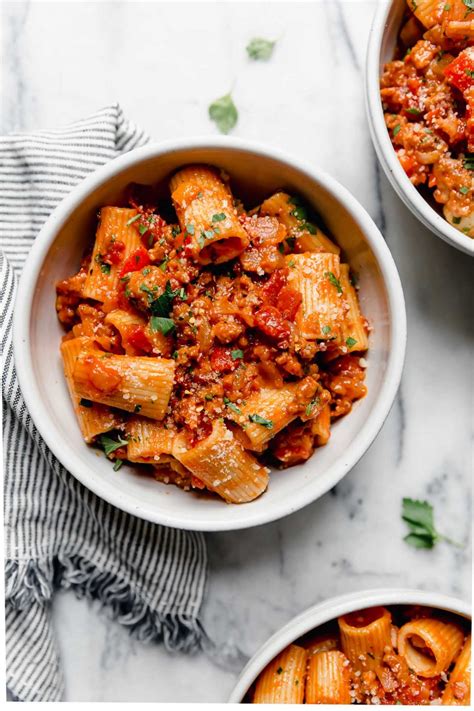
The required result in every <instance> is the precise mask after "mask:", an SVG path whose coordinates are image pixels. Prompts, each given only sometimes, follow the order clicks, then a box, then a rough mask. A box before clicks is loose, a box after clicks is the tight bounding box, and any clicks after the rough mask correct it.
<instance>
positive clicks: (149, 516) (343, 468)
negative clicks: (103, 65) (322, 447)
mask: <svg viewBox="0 0 474 711" xmlns="http://www.w3.org/2000/svg"><path fill="white" fill-rule="evenodd" d="M214 148H218V149H228V150H231V151H243V152H250V153H252V154H254V155H255V156H256V157H258V156H262V157H266V158H270V159H273V160H276V161H279V162H281V163H285V164H287V165H288V166H290V167H292V168H293V169H296V170H297V171H298V172H300V173H302V174H303V175H305V176H306V177H308V178H309V179H310V180H311V181H312V182H316V183H319V184H321V185H322V186H324V188H325V189H326V190H327V191H328V192H329V193H330V194H332V196H333V197H334V198H335V200H337V201H338V202H340V203H341V204H343V205H344V208H345V209H346V210H347V212H348V213H349V214H350V215H351V217H352V219H353V220H354V221H355V222H356V223H357V224H358V225H359V226H360V228H361V231H362V232H363V234H364V238H365V240H366V241H367V244H368V245H369V247H370V249H371V250H372V252H373V254H374V256H375V259H376V261H377V263H378V267H379V269H380V271H381V274H382V278H383V281H384V285H385V289H386V292H387V301H388V308H389V313H390V342H391V344H392V345H391V348H390V350H389V352H388V359H387V365H386V372H385V377H384V381H383V383H382V385H381V388H380V392H379V395H378V398H377V400H376V401H375V403H374V406H373V408H372V410H371V411H370V413H369V415H368V417H367V419H366V421H365V423H364V424H363V426H362V428H361V430H360V432H359V435H358V436H357V438H356V439H355V440H354V441H353V442H352V443H351V445H350V446H349V448H348V449H347V450H345V454H347V452H349V453H350V455H351V456H350V458H348V457H347V456H346V457H345V458H344V459H343V458H342V457H340V458H338V459H337V461H336V462H334V463H333V464H332V465H331V467H330V468H329V470H328V472H329V473H330V474H331V476H330V477H328V482H327V485H326V486H323V487H321V486H319V487H318V486H317V483H318V480H317V478H315V480H314V482H315V485H314V486H313V489H312V490H311V491H310V490H309V487H308V486H306V487H304V488H303V489H302V490H295V494H294V496H292V497H291V498H289V497H287V498H286V499H285V500H284V501H282V502H276V503H274V504H272V506H271V507H268V508H266V509H265V510H264V511H260V512H258V511H257V513H253V512H252V511H249V512H248V513H247V514H246V513H245V508H244V507H243V508H242V515H241V516H240V517H238V518H237V517H236V518H235V519H232V520H213V519H212V518H211V519H209V520H207V519H206V520H202V519H200V518H194V517H192V516H189V514H188V515H186V517H184V516H183V515H181V516H179V515H177V514H175V513H171V514H170V513H169V512H167V511H166V510H162V509H161V508H160V509H157V508H156V507H153V506H150V505H143V504H142V503H141V502H138V501H136V500H135V499H134V498H133V496H130V494H121V492H120V490H118V489H117V488H114V487H111V486H110V484H109V483H107V481H105V480H101V479H100V478H98V479H96V480H95V481H94V482H92V483H91V482H90V481H89V476H88V468H87V466H85V465H84V463H83V462H82V461H81V459H80V457H79V456H78V455H77V454H76V453H75V452H74V449H73V448H72V447H69V445H67V446H60V443H58V442H57V441H56V440H55V438H54V436H53V432H54V426H53V425H52V424H51V423H50V422H49V413H48V410H47V408H46V407H45V405H44V403H43V402H42V400H41V397H40V394H39V390H38V386H37V383H36V380H35V377H34V368H33V360H32V354H31V342H30V318H31V309H32V304H33V296H34V293H35V290H36V285H37V282H38V279H39V277H40V272H41V268H42V265H43V262H44V260H45V258H46V256H47V253H48V251H49V249H50V247H51V245H52V244H53V243H54V240H55V238H56V236H57V233H58V231H59V229H60V228H61V227H62V225H63V224H64V222H65V221H66V220H67V218H68V217H69V216H70V215H71V213H72V212H73V211H74V210H75V209H76V208H77V206H78V205H79V204H80V203H81V202H82V201H83V200H84V199H85V197H86V196H87V195H89V194H90V193H91V192H93V191H94V190H95V189H96V188H97V187H99V186H100V185H102V184H103V183H104V182H107V180H109V179H110V178H112V177H113V176H115V175H117V174H118V173H120V172H122V171H123V170H125V169H128V168H130V167H133V166H134V165H136V164H138V163H141V162H143V161H145V160H148V159H152V158H157V157H159V156H161V155H164V154H168V153H170V152H177V151H181V150H189V149H203V150H204V149H214ZM406 333H407V326H406V311H405V301H404V296H403V290H402V285H401V281H400V277H399V275H398V271H397V268H396V266H395V262H394V260H393V257H392V255H391V253H390V250H389V248H388V246H387V244H386V243H385V240H384V238H383V237H382V235H381V233H380V231H379V230H378V228H377V226H376V225H375V223H374V222H373V220H372V218H371V217H370V216H369V214H368V213H367V212H366V210H365V209H364V208H363V207H362V205H361V204H360V203H359V202H358V201H357V200H356V198H355V197H353V196H352V194H351V193H350V192H349V191H348V190H347V188H345V187H343V186H342V185H341V184H340V183H339V182H337V181H336V180H335V179H334V178H332V177H331V176H330V175H328V174H327V173H325V172H324V171H321V170H319V169H318V168H314V167H313V166H312V165H310V164H308V163H306V162H305V161H302V160H300V159H298V158H295V157H292V156H288V155H287V154H286V153H284V152H282V151H280V150H279V149H275V148H273V147H271V146H269V145H265V144H262V143H257V142H254V141H247V140H243V139H240V138H234V137H227V136H225V137H224V136H212V137H194V138H182V139H178V140H176V139H175V140H168V141H165V142H160V143H151V144H147V145H146V146H144V147H142V148H138V149H135V150H133V151H130V152H129V153H126V154H125V155H122V156H119V157H117V158H115V159H113V160H112V161H110V162H108V163H106V164H105V165H104V166H102V167H100V168H99V169H98V170H96V171H94V172H93V173H92V174H91V175H89V176H88V177H86V178H85V179H84V180H83V181H82V182H81V183H79V184H78V185H77V186H76V187H75V188H73V189H72V190H71V192H70V193H69V194H68V195H67V196H66V197H65V198H64V199H63V201H62V202H61V203H60V204H59V205H58V206H57V207H56V208H55V210H54V211H53V212H52V213H51V215H50V216H49V218H48V219H47V220H46V222H45V223H44V225H43V227H42V228H41V230H40V232H39V233H38V236H37V237H36V239H35V241H34V243H33V246H32V248H31V251H30V253H29V255H28V258H27V260H26V262H25V265H24V268H23V273H22V275H21V279H20V283H19V286H18V292H17V297H16V302H15V311H14V321H13V346H14V360H15V364H16V371H17V375H18V380H19V383H20V388H21V391H22V394H23V397H24V400H25V403H26V406H27V408H28V410H29V412H30V415H31V417H32V419H33V422H34V423H35V425H36V427H37V428H38V430H39V432H40V434H41V436H42V437H43V439H44V441H45V443H46V444H47V446H48V447H49V448H50V449H51V451H52V452H53V453H54V454H55V456H56V457H57V458H58V460H59V461H60V462H61V463H62V464H63V465H64V466H65V468H66V469H67V470H68V471H69V472H70V473H71V474H72V475H73V476H74V477H75V478H76V479H78V480H79V481H80V482H81V483H82V484H83V485H84V486H85V487H87V488H88V489H90V490H91V491H93V492H94V493H95V494H96V495H97V496H99V497H101V498H102V499H104V500H105V501H108V502H109V503H110V504H112V505H114V506H117V507H118V508H119V509H121V510H123V511H126V512H128V513H130V514H132V515H134V516H137V517H139V518H143V519H145V520H147V521H151V522H152V523H159V524H163V525H167V526H171V527H173V528H181V529H187V530H194V531H198V530H200V531H226V530H235V529H244V528H250V527H253V526H257V525H261V524H264V523H268V522H270V521H274V520H276V519H280V518H282V517H284V516H286V515H288V514H290V513H293V512H294V511H297V510H299V509H301V508H303V507H304V506H306V505H307V504H309V503H311V502H312V501H315V500H316V499H318V498H320V497H321V496H323V495H324V494H325V493H326V492H327V491H328V490H329V489H330V488H332V487H333V486H335V484H336V483H337V482H339V481H340V480H341V479H342V478H343V477H344V476H345V474H346V473H347V472H348V471H349V470H350V469H352V467H354V466H355V464H356V463H357V462H358V461H359V459H360V458H361V457H362V455H363V454H364V453H365V452H366V451H367V449H368V448H369V447H370V445H371V444H372V442H373V440H374V439H375V437H376V435H377V434H378V432H379V430H380V428H381V427H382V425H383V423H384V421H385V419H386V417H387V415H388V413H389V411H390V409H391V407H392V404H393V401H394V399H395V396H396V392H397V389H398V386H399V383H400V379H401V375H402V370H403V363H404V358H405V350H406ZM52 430H53V431H52ZM309 491H310V493H309ZM314 492H315V493H314ZM139 504H140V505H139Z"/></svg>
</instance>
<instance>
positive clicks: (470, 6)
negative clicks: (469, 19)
mask: <svg viewBox="0 0 474 711" xmlns="http://www.w3.org/2000/svg"><path fill="white" fill-rule="evenodd" d="M462 1H463V3H464V4H465V6H466V7H467V13H466V15H469V13H470V12H474V0H462Z"/></svg>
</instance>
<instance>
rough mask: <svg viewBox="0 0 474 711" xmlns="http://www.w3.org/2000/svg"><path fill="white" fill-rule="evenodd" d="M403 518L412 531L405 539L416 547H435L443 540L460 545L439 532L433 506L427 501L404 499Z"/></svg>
mask: <svg viewBox="0 0 474 711" xmlns="http://www.w3.org/2000/svg"><path fill="white" fill-rule="evenodd" d="M402 519H403V520H404V521H405V522H406V524H407V525H408V528H409V531H410V533H409V534H408V535H407V536H405V538H404V539H403V540H404V541H406V543H408V545H410V546H413V547H414V548H433V546H434V545H435V543H437V542H438V541H442V540H444V541H447V542H448V543H451V544H453V545H458V544H457V543H454V541H451V540H450V539H449V538H447V537H446V536H443V535H442V534H440V533H438V531H437V530H436V528H435V525H434V516H433V507H432V506H431V504H429V503H428V502H427V501H418V500H416V499H409V498H404V499H403V500H402Z"/></svg>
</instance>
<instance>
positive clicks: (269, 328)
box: [255, 306, 290, 341]
mask: <svg viewBox="0 0 474 711" xmlns="http://www.w3.org/2000/svg"><path fill="white" fill-rule="evenodd" d="M255 325H256V327H257V328H259V329H260V331H262V332H263V333H265V335H267V336H269V337H270V338H275V339H276V340H278V341H281V340H282V339H284V338H288V337H289V335H290V327H289V325H288V323H287V322H286V321H285V319H284V318H283V316H282V315H281V313H280V311H278V309H277V308H275V307H274V306H262V308H261V309H259V310H258V311H257V313H256V314H255Z"/></svg>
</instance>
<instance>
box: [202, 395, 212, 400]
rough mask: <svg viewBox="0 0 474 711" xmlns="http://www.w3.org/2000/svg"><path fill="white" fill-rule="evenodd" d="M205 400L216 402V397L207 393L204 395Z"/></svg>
mask: <svg viewBox="0 0 474 711" xmlns="http://www.w3.org/2000/svg"><path fill="white" fill-rule="evenodd" d="M204 400H214V395H213V394H212V393H206V394H205V395H204Z"/></svg>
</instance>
